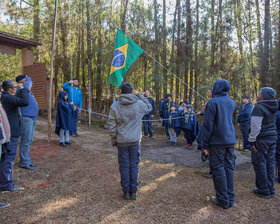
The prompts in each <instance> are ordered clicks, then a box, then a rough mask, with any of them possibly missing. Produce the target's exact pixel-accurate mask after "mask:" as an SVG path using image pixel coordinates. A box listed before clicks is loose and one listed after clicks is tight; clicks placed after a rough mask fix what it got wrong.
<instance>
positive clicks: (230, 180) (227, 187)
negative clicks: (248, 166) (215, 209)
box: [209, 146, 235, 208]
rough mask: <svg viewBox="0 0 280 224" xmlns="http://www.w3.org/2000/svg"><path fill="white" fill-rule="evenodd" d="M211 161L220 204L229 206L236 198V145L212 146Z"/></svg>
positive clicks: (210, 151) (210, 150) (225, 206)
mask: <svg viewBox="0 0 280 224" xmlns="http://www.w3.org/2000/svg"><path fill="white" fill-rule="evenodd" d="M209 163H210V167H211V171H212V174H213V182H214V188H215V191H216V196H217V199H218V202H219V204H220V205H221V206H222V207H224V208H228V207H229V206H231V205H232V204H233V202H234V200H235V198H234V190H233V186H234V166H235V156H234V146H232V147H224V146H210V149H209Z"/></svg>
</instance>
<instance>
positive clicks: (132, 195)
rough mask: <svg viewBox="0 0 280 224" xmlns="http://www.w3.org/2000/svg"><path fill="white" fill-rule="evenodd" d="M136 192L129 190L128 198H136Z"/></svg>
mask: <svg viewBox="0 0 280 224" xmlns="http://www.w3.org/2000/svg"><path fill="white" fill-rule="evenodd" d="M136 196H137V195H136V192H131V193H130V200H136Z"/></svg>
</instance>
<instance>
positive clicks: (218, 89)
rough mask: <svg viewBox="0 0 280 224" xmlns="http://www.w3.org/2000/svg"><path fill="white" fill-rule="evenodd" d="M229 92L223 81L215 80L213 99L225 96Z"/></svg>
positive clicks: (226, 82)
mask: <svg viewBox="0 0 280 224" xmlns="http://www.w3.org/2000/svg"><path fill="white" fill-rule="evenodd" d="M229 91H230V84H229V82H228V81H227V80H225V79H217V80H216V82H215V84H214V87H213V97H215V96H227V95H228V93H229Z"/></svg>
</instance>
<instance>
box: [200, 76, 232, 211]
mask: <svg viewBox="0 0 280 224" xmlns="http://www.w3.org/2000/svg"><path fill="white" fill-rule="evenodd" d="M229 91H230V84H229V82H228V81H226V80H223V79H218V80H216V82H215V84H214V87H213V96H212V98H211V99H210V100H209V101H208V103H207V105H206V109H205V116H204V121H203V129H202V142H203V149H204V152H205V153H206V154H209V164H210V167H211V170H212V174H213V183H214V188H215V191H216V197H213V196H212V197H210V202H211V203H213V204H215V205H218V206H220V207H222V208H224V209H227V208H229V207H231V206H233V203H234V200H235V195H234V187H233V186H234V165H235V155H234V145H235V141H236V140H235V130H234V126H233V120H232V119H233V113H234V112H235V111H236V108H237V106H236V103H235V102H234V101H233V100H232V99H231V98H230V97H229V96H228V93H229Z"/></svg>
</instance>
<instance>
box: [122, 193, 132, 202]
mask: <svg viewBox="0 0 280 224" xmlns="http://www.w3.org/2000/svg"><path fill="white" fill-rule="evenodd" d="M123 198H124V200H130V194H129V192H123Z"/></svg>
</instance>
